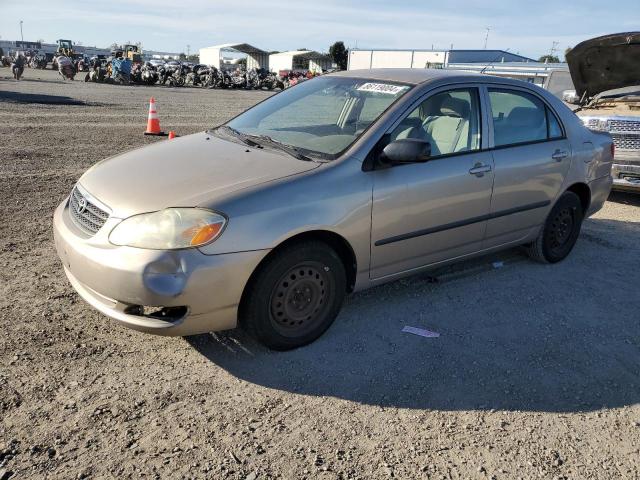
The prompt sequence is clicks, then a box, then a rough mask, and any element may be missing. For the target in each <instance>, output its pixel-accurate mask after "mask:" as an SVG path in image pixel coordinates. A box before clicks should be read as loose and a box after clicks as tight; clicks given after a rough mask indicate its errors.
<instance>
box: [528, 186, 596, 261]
mask: <svg viewBox="0 0 640 480" xmlns="http://www.w3.org/2000/svg"><path fill="white" fill-rule="evenodd" d="M583 216H584V212H583V211H582V203H581V202H580V198H579V197H578V195H576V194H575V193H573V192H564V193H563V194H562V195H561V196H560V198H559V199H558V201H557V202H556V204H555V205H554V206H553V208H552V209H551V212H549V216H548V217H547V220H546V222H545V224H544V226H543V227H542V229H541V230H540V233H539V234H538V238H536V240H535V241H534V242H532V243H531V244H529V245H527V253H528V254H529V256H530V257H531V258H532V259H534V260H536V261H539V262H541V263H556V262H559V261H561V260H564V259H565V258H566V257H567V256H568V255H569V253H571V250H573V246H574V245H575V244H576V241H577V240H578V236H579V235H580V228H581V226H582V220H583Z"/></svg>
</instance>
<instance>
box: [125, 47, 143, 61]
mask: <svg viewBox="0 0 640 480" xmlns="http://www.w3.org/2000/svg"><path fill="white" fill-rule="evenodd" d="M122 50H123V51H124V57H125V58H128V59H129V60H131V61H132V62H133V63H141V62H142V50H141V49H140V48H138V46H137V45H129V44H127V45H124V46H123V48H122Z"/></svg>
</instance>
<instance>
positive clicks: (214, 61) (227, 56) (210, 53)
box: [200, 43, 269, 70]
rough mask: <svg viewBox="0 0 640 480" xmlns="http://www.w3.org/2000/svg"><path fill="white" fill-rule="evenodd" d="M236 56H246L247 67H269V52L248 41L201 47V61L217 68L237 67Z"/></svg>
mask: <svg viewBox="0 0 640 480" xmlns="http://www.w3.org/2000/svg"><path fill="white" fill-rule="evenodd" d="M236 58H246V59H247V69H251V68H266V69H269V53H268V52H266V51H264V50H260V49H259V48H257V47H254V46H253V45H249V44H248V43H225V44H222V45H214V46H213V47H206V48H201V49H200V63H202V64H205V65H211V66H214V67H216V68H217V69H222V70H224V69H225V68H235V64H237V63H238V62H237V61H236V60H235V59H236Z"/></svg>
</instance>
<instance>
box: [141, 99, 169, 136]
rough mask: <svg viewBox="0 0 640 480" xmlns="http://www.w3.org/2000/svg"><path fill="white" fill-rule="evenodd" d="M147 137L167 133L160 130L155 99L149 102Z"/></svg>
mask: <svg viewBox="0 0 640 480" xmlns="http://www.w3.org/2000/svg"><path fill="white" fill-rule="evenodd" d="M144 134H145V135H164V134H165V133H164V132H163V131H162V130H160V119H159V118H158V112H157V110H156V101H155V99H154V98H153V97H151V99H150V100H149V119H148V120H147V131H146V132H144Z"/></svg>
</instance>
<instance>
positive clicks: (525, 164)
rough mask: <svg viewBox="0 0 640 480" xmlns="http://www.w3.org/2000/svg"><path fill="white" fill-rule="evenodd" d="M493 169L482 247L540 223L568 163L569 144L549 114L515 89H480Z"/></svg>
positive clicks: (509, 238) (513, 237)
mask: <svg viewBox="0 0 640 480" xmlns="http://www.w3.org/2000/svg"><path fill="white" fill-rule="evenodd" d="M485 92H486V95H487V96H486V98H487V103H488V104H489V106H490V112H491V130H492V146H493V150H492V152H493V162H494V168H495V174H494V184H493V196H492V199H491V212H490V217H491V218H490V220H489V221H488V223H487V232H486V236H485V243H484V248H490V247H495V246H498V245H502V244H505V243H510V242H516V241H518V240H519V239H521V238H524V237H525V236H526V235H527V234H528V233H529V232H530V231H531V228H533V227H535V226H537V225H540V224H542V223H543V222H544V221H545V218H546V216H547V213H548V212H549V209H550V207H551V204H552V203H553V201H554V200H555V198H556V197H557V195H558V193H559V191H560V188H561V187H562V184H563V182H564V178H565V176H566V174H567V172H568V170H569V166H570V163H571V145H570V143H569V141H568V140H567V138H566V136H565V132H564V129H563V127H562V125H561V123H560V121H559V120H558V117H557V115H556V114H555V113H554V112H553V110H552V109H551V108H550V107H549V106H548V105H547V104H546V103H545V102H544V101H543V100H542V98H540V97H539V96H537V95H534V94H533V93H532V92H530V91H528V90H524V89H518V88H517V87H506V86H505V87H502V86H500V87H491V88H487V89H486V90H485Z"/></svg>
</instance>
